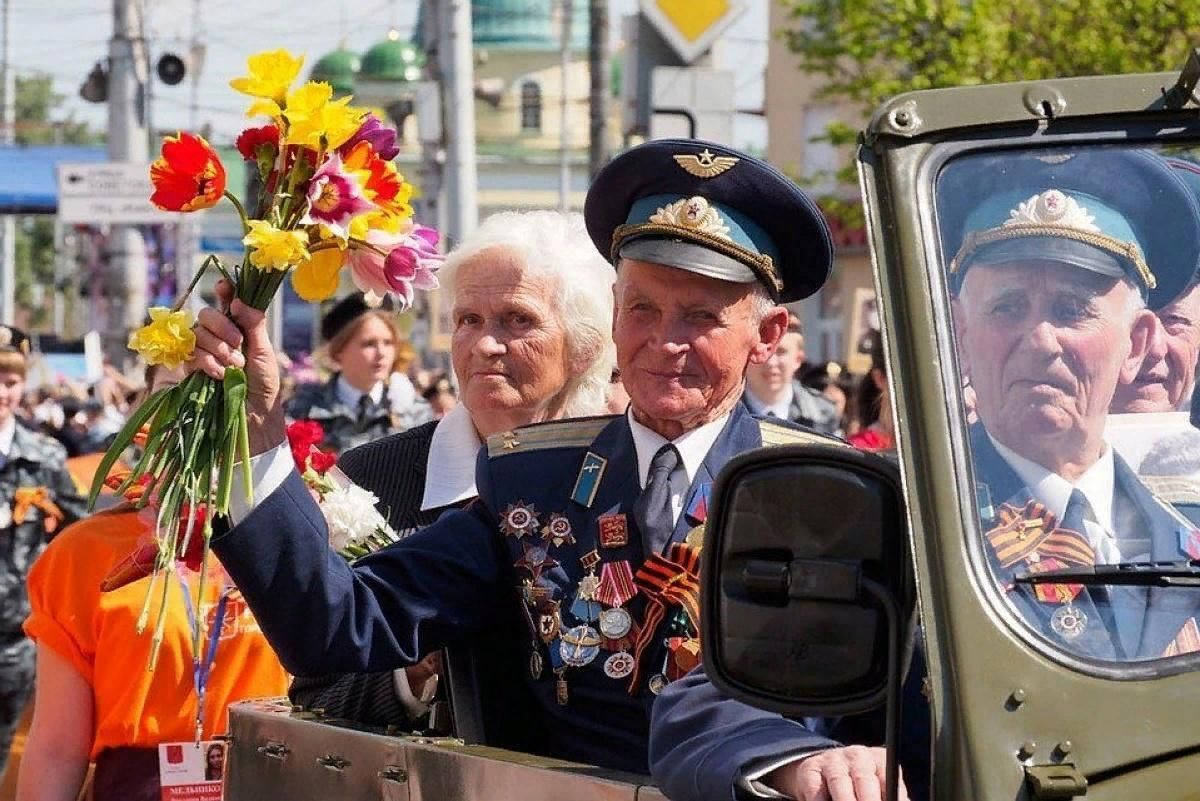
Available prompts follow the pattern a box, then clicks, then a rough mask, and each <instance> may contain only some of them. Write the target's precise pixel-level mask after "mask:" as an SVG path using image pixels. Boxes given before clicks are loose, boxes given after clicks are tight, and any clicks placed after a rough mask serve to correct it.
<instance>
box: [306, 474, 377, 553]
mask: <svg viewBox="0 0 1200 801" xmlns="http://www.w3.org/2000/svg"><path fill="white" fill-rule="evenodd" d="M378 502H379V498H378V497H376V495H375V493H373V492H369V491H367V490H365V489H363V488H362V487H360V486H358V485H356V484H350V485H348V486H345V487H338V488H337V489H335V490H333V491H331V492H328V493H326V494H325V497H324V498H322V499H321V504H320V505H321V514H323V515H324V516H325V523H326V525H327V526H328V527H329V545H330V546H331V547H332V548H333V549H334V550H335V551H341V550H342V549H344V548H345V547H346V546H348V545H356V544H358V543H361V542H362V541H364V540H365V539H367V538H368V537H370V536H371V535H372V534H375V533H376V532H379V531H390V528H389V527H388V524H387V520H385V519H384V517H383V515H381V514H380V513H379V510H378V509H376V508H375V504H377V503H378Z"/></svg>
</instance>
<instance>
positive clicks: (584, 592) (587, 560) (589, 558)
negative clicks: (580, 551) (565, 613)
mask: <svg viewBox="0 0 1200 801" xmlns="http://www.w3.org/2000/svg"><path fill="white" fill-rule="evenodd" d="M579 561H580V562H581V563H582V564H583V567H584V569H585V570H587V571H588V572H587V574H586V575H584V576H583V578H581V579H579V588H578V590H577V591H576V595H575V602H574V603H573V604H571V614H572V615H574V616H575V617H576V618H578V619H579V620H582V621H584V622H585V623H593V622H595V620H596V618H597V616H598V615H599V614H600V604H599V603H597V601H596V591H597V590H598V589H599V588H600V579H599V578H598V577H597V576H596V574H595V572H593V571H595V569H596V565H598V564H600V554H599V553H597V552H596V551H588V552H587V553H585V554H584V555H583V556H581V557H579Z"/></svg>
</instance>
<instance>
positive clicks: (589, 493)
mask: <svg viewBox="0 0 1200 801" xmlns="http://www.w3.org/2000/svg"><path fill="white" fill-rule="evenodd" d="M606 467H608V460H607V459H605V458H604V457H603V456H600V455H598V454H595V453H592V452H591V451H588V452H587V455H586V456H584V457H583V464H582V465H580V466H579V475H577V476H576V477H575V489H573V490H571V500H573V501H575V503H577V504H579V505H581V506H585V507H588V508H591V505H592V502H593V501H595V500H596V492H597V491H598V490H599V489H600V479H601V478H602V477H603V476H604V469H605V468H606Z"/></svg>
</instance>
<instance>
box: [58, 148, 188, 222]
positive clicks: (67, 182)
mask: <svg viewBox="0 0 1200 801" xmlns="http://www.w3.org/2000/svg"><path fill="white" fill-rule="evenodd" d="M153 192H154V187H153V185H152V184H151V183H150V167H149V165H146V164H126V163H123V162H104V163H90V164H59V165H58V219H59V221H60V222H63V223H66V224H78V225H119V224H133V225H139V224H149V223H174V222H179V215H178V214H177V213H175V212H168V211H162V210H160V209H157V208H155V207H154V205H153V204H152V203H151V202H150V195H151V194H152V193H153Z"/></svg>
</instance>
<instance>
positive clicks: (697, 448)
mask: <svg viewBox="0 0 1200 801" xmlns="http://www.w3.org/2000/svg"><path fill="white" fill-rule="evenodd" d="M625 415H626V418H627V419H628V420H629V430H630V432H631V433H632V434H633V447H634V449H635V450H636V451H637V463H638V485H639V486H641V488H642V489H645V488H646V482H647V481H649V480H650V463H651V462H652V461H654V455H655V454H656V453H658V449H659V448H661V447H662V446H663V445H666V444H667V443H668V440H667V438H666V437H664V436H662V435H661V434H659V433H657V432H655V431H652V430H650V429H649V428H647V427H646V426H644V425H642V424H641V423H639V422H638V421H637V420H635V419H633V408H632V407H630V409H629V410H628V411H626V412H625ZM728 419H729V414H728V413H726V414H723V415H721V416H720V417H718V418H717V419H716V420H712V421H710V422H707V423H705V424H704V425H702V426H700V427H699V428H693V429H692V430H691V431H688V432H686V433H685V434H683V436H681V437H679V438H678V439H674V440H670V441H669V442H670V444H672V445H674V446H675V450H677V451H679V459H680V461H681V462H682V463H683V469H684V472H685V473H686V474H687V480H686V482H685V481H672V482H671V519H672V520H676V521H677V520H679V514H680V512H682V511H683V504H684V501H685V500H686V498H685V497H684V496H685V495H687V491H688V487H690V486H692V482H693V481H694V480H695V479H696V473H698V472H699V471H700V465H702V464H703V463H704V459H705V457H707V456H708V452H709V450H711V449H712V446H713V443H714V442H716V441H717V435H718V434H720V433H721V429H722V428H724V427H725V422H726V421H727V420H728Z"/></svg>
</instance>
